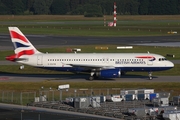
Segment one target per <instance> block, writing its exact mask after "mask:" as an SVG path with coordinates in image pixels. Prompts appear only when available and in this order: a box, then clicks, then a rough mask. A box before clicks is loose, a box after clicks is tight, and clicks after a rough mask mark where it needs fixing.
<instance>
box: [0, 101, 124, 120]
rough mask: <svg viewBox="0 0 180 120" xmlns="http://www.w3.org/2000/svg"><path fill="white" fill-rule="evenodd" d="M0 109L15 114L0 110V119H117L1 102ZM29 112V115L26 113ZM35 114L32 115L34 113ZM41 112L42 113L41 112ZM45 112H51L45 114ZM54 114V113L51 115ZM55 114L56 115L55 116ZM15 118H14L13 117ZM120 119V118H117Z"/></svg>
mask: <svg viewBox="0 0 180 120" xmlns="http://www.w3.org/2000/svg"><path fill="white" fill-rule="evenodd" d="M0 109H4V111H5V110H14V111H16V114H13V112H14V111H11V112H12V113H10V112H8V113H5V114H6V115H4V116H3V111H2V112H0V119H1V118H2V117H6V118H4V119H3V118H2V119H1V120H10V119H11V120H12V119H13V120H20V119H21V120H30V119H31V120H37V119H38V120H40V119H41V120H85V119H86V120H117V119H116V118H112V117H106V116H100V115H93V114H86V113H79V112H71V111H64V110H55V109H48V108H40V107H31V106H22V105H14V104H3V103H0ZM27 113H29V115H28V114H27ZM35 113H36V114H37V115H36V116H35V117H34V114H35ZM42 113H43V114H42ZM45 113H51V114H49V115H48V114H47V115H45ZM7 114H8V116H7ZM53 114H54V115H53ZM55 115H56V116H55ZM15 118H16V119H15ZM119 120H120V119H119Z"/></svg>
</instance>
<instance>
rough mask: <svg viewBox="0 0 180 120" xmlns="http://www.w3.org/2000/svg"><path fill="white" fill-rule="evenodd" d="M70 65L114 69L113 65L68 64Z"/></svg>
mask: <svg viewBox="0 0 180 120" xmlns="http://www.w3.org/2000/svg"><path fill="white" fill-rule="evenodd" d="M68 65H70V66H72V67H82V68H85V69H114V68H115V67H114V66H103V65H89V64H68Z"/></svg>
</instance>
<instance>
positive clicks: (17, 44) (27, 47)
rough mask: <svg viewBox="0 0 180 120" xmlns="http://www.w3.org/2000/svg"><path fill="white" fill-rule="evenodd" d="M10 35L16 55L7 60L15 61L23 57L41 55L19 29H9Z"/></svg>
mask: <svg viewBox="0 0 180 120" xmlns="http://www.w3.org/2000/svg"><path fill="white" fill-rule="evenodd" d="M9 33H10V36H11V41H12V43H13V45H14V52H15V54H14V55H11V56H8V57H6V59H7V60H10V61H15V60H16V59H18V58H20V57H21V56H23V55H33V54H38V53H40V52H39V51H38V50H37V49H36V48H35V47H34V46H33V45H32V44H31V42H30V41H29V40H28V39H27V38H26V37H25V35H24V34H23V33H22V32H21V31H20V30H19V29H18V28H17V27H9Z"/></svg>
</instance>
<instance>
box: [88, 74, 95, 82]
mask: <svg viewBox="0 0 180 120" xmlns="http://www.w3.org/2000/svg"><path fill="white" fill-rule="evenodd" d="M94 75H95V72H91V76H90V77H89V80H90V81H93V80H94Z"/></svg>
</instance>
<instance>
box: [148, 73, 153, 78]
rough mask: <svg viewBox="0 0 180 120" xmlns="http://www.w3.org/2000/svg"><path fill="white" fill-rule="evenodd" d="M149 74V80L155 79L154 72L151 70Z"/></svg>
mask: <svg viewBox="0 0 180 120" xmlns="http://www.w3.org/2000/svg"><path fill="white" fill-rule="evenodd" d="M148 74H149V80H152V79H153V77H152V72H149V73H148Z"/></svg>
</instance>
